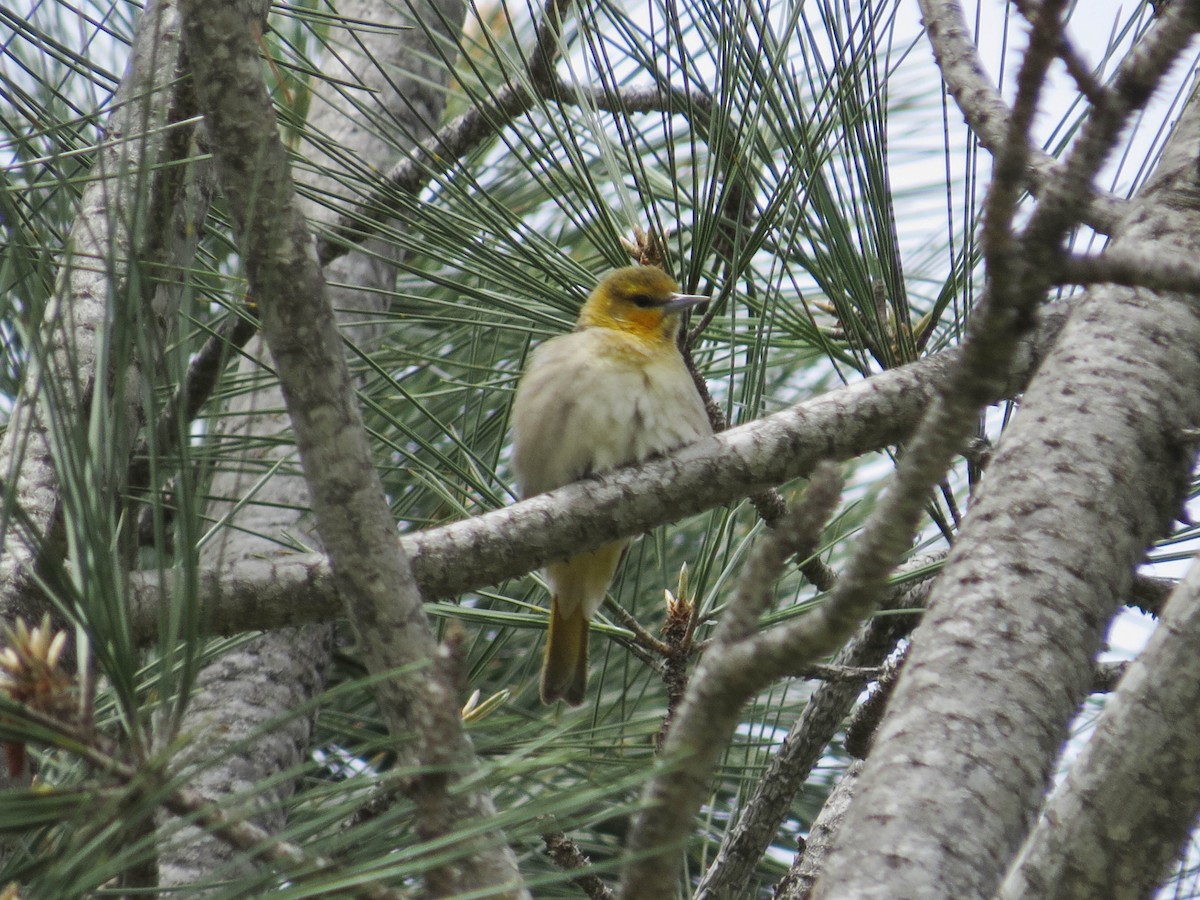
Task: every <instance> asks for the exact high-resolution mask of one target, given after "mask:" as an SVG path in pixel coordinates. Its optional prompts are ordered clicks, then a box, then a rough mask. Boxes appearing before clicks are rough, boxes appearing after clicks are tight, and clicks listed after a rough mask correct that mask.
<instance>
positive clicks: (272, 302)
mask: <svg viewBox="0 0 1200 900" xmlns="http://www.w3.org/2000/svg"><path fill="white" fill-rule="evenodd" d="M183 9H184V11H185V16H184V39H185V42H186V46H187V48H188V57H189V60H190V61H191V64H192V69H193V74H194V76H195V82H196V91H197V94H198V96H199V98H200V106H201V108H202V109H203V111H204V114H205V117H206V121H207V124H208V127H209V131H210V134H211V137H212V149H213V157H214V160H215V162H216V166H217V171H218V175H219V180H220V182H221V185H222V189H223V191H224V194H225V196H226V199H227V200H228V203H229V207H230V212H231V216H232V219H233V221H234V228H235V232H236V234H237V238H238V244H239V248H240V249H241V251H242V257H243V261H244V263H245V266H246V271H247V274H248V278H249V282H250V288H251V291H252V294H253V296H254V298H255V300H256V301H257V303H258V305H259V308H260V310H261V312H262V317H261V318H262V333H263V336H264V338H265V339H266V341H267V344H268V346H269V347H270V350H271V354H272V356H273V358H274V360H275V363H276V366H277V369H278V373H279V379H280V384H281V386H282V388H283V392H284V399H285V401H286V403H287V408H288V414H289V416H290V418H291V421H292V425H293V428H294V430H295V434H296V445H297V448H298V450H299V453H300V459H301V463H302V465H303V469H304V476H305V480H306V482H307V484H308V488H309V492H310V494H311V497H312V505H313V511H314V512H315V514H316V519H317V528H318V531H319V533H320V537H321V541H322V544H323V545H324V547H325V549H326V552H327V553H328V554H329V558H330V565H331V568H332V570H333V575H334V581H335V584H336V585H337V588H338V592H339V594H340V595H341V596H342V599H343V600H344V601H345V603H346V606H347V610H348V612H349V616H350V620H351V623H352V624H353V626H354V629H355V632H356V635H357V638H358V642H359V645H360V647H361V648H362V652H363V656H364V660H365V662H366V664H367V668H368V670H369V671H370V672H372V673H373V674H381V673H386V672H389V671H392V672H394V671H399V670H404V669H407V672H408V674H407V675H399V674H398V675H394V676H392V677H390V678H383V679H380V680H378V681H377V682H376V685H377V686H376V691H377V694H378V698H379V706H380V710H381V712H382V713H383V716H384V719H385V720H386V721H387V724H388V728H389V730H390V731H391V732H392V734H393V735H394V736H395V737H396V738H398V739H399V738H402V737H403V738H404V739H406V740H411V739H414V738H415V741H416V745H417V757H418V760H419V762H420V764H421V765H422V766H424V767H425V768H426V769H427V771H429V772H431V773H436V774H431V775H429V776H428V777H425V778H418V779H414V781H413V785H412V789H411V791H410V794H411V796H412V798H413V799H414V801H415V802H416V804H417V806H418V808H419V809H420V813H421V817H420V820H419V821H420V827H421V829H422V831H423V833H425V834H426V836H430V837H432V836H434V835H439V836H440V835H442V834H445V833H447V832H448V831H449V830H452V829H453V828H454V827H456V826H460V825H461V824H463V823H477V822H480V821H488V820H489V819H490V818H491V817H492V816H493V815H494V809H493V808H492V804H491V801H490V799H489V798H488V797H487V795H486V794H485V793H483V791H482V790H481V789H480V788H478V787H476V788H474V789H472V790H467V791H460V792H459V793H458V795H457V796H455V797H454V798H453V799H451V797H450V794H449V791H448V788H449V787H450V786H451V785H454V784H456V783H457V782H458V781H459V779H460V778H461V777H462V776H464V775H466V774H468V773H469V772H471V770H473V769H474V768H475V767H476V761H475V757H474V753H473V751H472V749H471V745H470V743H469V741H468V740H467V738H466V735H465V733H464V731H463V728H462V721H461V718H460V717H459V715H458V703H457V701H456V697H455V691H454V687H453V685H452V683H451V682H450V679H449V678H448V677H447V675H448V673H447V672H445V671H443V667H442V666H439V665H436V664H434V663H436V661H437V660H438V659H439V657H440V651H439V648H438V644H437V641H436V639H435V638H434V635H433V632H432V630H431V628H430V625H429V621H428V619H427V617H426V615H425V611H424V608H423V606H422V604H421V597H420V593H419V591H418V589H417V585H416V582H415V580H414V579H413V577H412V571H411V569H410V568H409V566H408V561H407V559H406V557H405V555H404V552H403V549H402V548H401V547H400V545H399V544H398V543H397V541H396V540H395V531H394V523H393V521H392V518H391V514H390V511H389V509H388V505H387V502H386V499H385V497H384V493H383V487H382V485H381V483H380V481H379V475H378V473H377V471H376V469H375V467H374V460H373V458H372V454H371V448H370V445H369V443H368V440H367V435H366V431H365V429H364V427H363V423H362V417H361V414H360V412H359V409H358V405H357V400H356V397H355V395H354V389H353V385H352V383H351V380H350V374H349V370H348V367H347V365H346V360H345V356H344V354H343V350H342V346H341V338H340V335H339V334H338V331H337V326H336V322H335V320H334V315H333V309H332V307H331V305H330V303H329V302H328V300H327V299H326V297H325V293H324V282H323V279H322V277H321V272H320V268H319V267H318V265H317V260H316V258H315V255H314V253H313V252H312V246H311V240H310V238H309V234H308V229H307V227H306V225H305V222H304V219H303V217H302V215H301V213H300V211H299V209H298V208H297V205H296V195H295V188H294V185H293V183H292V179H291V170H290V166H289V164H288V156H287V153H286V151H285V149H284V147H283V143H282V141H281V140H280V137H279V134H278V126H277V124H276V122H275V117H274V114H273V109H272V106H271V101H270V97H269V95H268V93H267V89H266V85H265V84H264V83H263V78H262V71H261V66H260V64H259V60H258V54H257V50H256V47H255V43H254V39H253V36H252V34H251V31H250V29H248V28H247V27H246V23H245V21H244V19H243V18H242V17H241V16H240V15H239V13H238V11H237V10H236V9H235V8H233V7H232V6H231V5H229V4H213V3H207V2H205V0H185V3H184V6H183ZM414 664H416V665H415V666H414ZM414 668H417V669H420V671H419V672H414V671H413V670H414ZM426 881H427V884H429V885H430V888H431V893H439V894H451V893H470V892H473V891H478V890H480V889H484V888H486V889H491V890H498V889H502V890H504V891H507V892H510V893H511V895H512V896H523V895H524V892H523V891H522V890H521V889H520V888H519V887H517V885H519V883H520V882H519V876H518V874H517V871H516V866H515V860H514V859H513V858H512V856H511V854H510V853H509V852H508V851H507V848H506V847H505V846H504V845H503V839H502V837H501V836H500V835H499V834H497V833H485V834H483V835H482V836H480V837H479V838H477V839H475V840H473V841H472V842H471V848H470V853H469V854H467V855H465V856H463V857H461V858H459V859H457V860H455V862H454V863H452V864H448V863H444V864H441V865H433V866H431V867H430V870H429V871H428V872H427V873H426Z"/></svg>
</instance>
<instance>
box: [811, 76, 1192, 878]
mask: <svg viewBox="0 0 1200 900" xmlns="http://www.w3.org/2000/svg"><path fill="white" fill-rule="evenodd" d="M1197 135H1200V107H1198V104H1197V102H1196V97H1195V96H1193V97H1192V98H1191V101H1190V102H1189V104H1188V107H1187V109H1186V111H1185V113H1184V116H1183V118H1182V119H1181V121H1180V122H1179V123H1178V125H1177V126H1176V130H1175V133H1174V135H1173V137H1172V139H1171V141H1170V143H1169V144H1168V147H1167V149H1166V151H1165V153H1164V156H1163V158H1162V161H1161V162H1160V165H1159V167H1158V169H1157V171H1156V174H1155V176H1154V177H1153V179H1152V180H1151V181H1150V182H1149V184H1148V185H1147V186H1146V188H1145V189H1144V190H1143V191H1142V192H1141V194H1140V195H1139V198H1138V200H1137V202H1136V203H1135V204H1134V206H1133V207H1132V209H1131V211H1130V213H1129V214H1128V215H1127V216H1126V218H1125V219H1123V220H1122V221H1121V222H1119V223H1118V226H1117V229H1116V234H1117V236H1118V242H1119V246H1120V248H1121V249H1122V251H1125V252H1128V251H1129V250H1131V249H1134V248H1136V249H1137V251H1138V252H1140V253H1142V254H1145V255H1147V256H1148V257H1153V256H1154V255H1157V254H1164V253H1179V254H1183V255H1187V256H1191V257H1193V258H1194V257H1195V256H1196V254H1197V252H1200V240H1198V238H1197V236H1198V235H1200V230H1198V225H1200V220H1198V219H1197V210H1196V198H1197V197H1198V196H1200V194H1198V192H1197V184H1196V174H1197V173H1196V165H1195V146H1196V142H1197ZM993 277H994V278H1002V277H1004V273H1002V272H998V273H993ZM1197 341H1200V316H1198V315H1197V310H1196V307H1195V302H1194V299H1193V298H1191V297H1189V296H1186V295H1181V294H1168V293H1154V292H1150V291H1145V290H1135V289H1129V288H1116V287H1100V288H1096V289H1093V290H1091V291H1089V292H1088V293H1087V294H1086V295H1085V296H1084V297H1083V298H1081V299H1080V300H1079V301H1078V302H1077V304H1076V305H1075V307H1074V309H1073V311H1072V313H1071V315H1070V316H1069V318H1068V321H1067V323H1066V325H1065V326H1064V329H1063V332H1062V334H1061V335H1060V337H1059V341H1058V343H1057V345H1056V346H1055V348H1054V349H1053V350H1052V351H1051V353H1050V354H1049V356H1048V357H1047V359H1046V360H1045V361H1044V362H1043V364H1042V366H1041V369H1040V370H1039V372H1038V374H1037V375H1036V376H1035V378H1034V380H1033V382H1032V383H1031V385H1030V387H1029V390H1028V391H1027V393H1026V395H1025V400H1024V403H1023V404H1022V408H1021V411H1020V413H1019V415H1018V416H1017V418H1016V420H1015V422H1013V423H1012V425H1011V426H1010V427H1009V429H1008V430H1007V431H1006V432H1005V434H1004V437H1003V439H1002V441H1001V444H1000V447H999V449H998V452H997V456H996V459H995V460H994V462H993V463H992V467H991V469H990V471H989V474H988V477H987V479H986V481H985V484H984V487H983V490H982V491H981V493H980V496H979V498H978V500H977V502H976V504H975V507H974V509H973V510H972V511H971V514H970V516H969V517H968V520H967V523H966V525H965V527H964V529H963V532H962V535H961V537H960V539H959V541H958V543H957V544H956V545H955V548H954V550H953V552H952V554H951V557H950V560H949V561H948V563H947V567H946V571H945V572H944V573H943V575H942V578H941V579H940V581H939V582H938V585H937V586H936V587H935V589H934V595H933V599H932V601H931V607H930V610H929V612H928V614H927V616H926V618H925V620H924V622H923V623H922V625H921V626H920V628H919V629H918V631H917V632H916V634H915V635H914V646H913V651H912V654H911V656H910V658H909V661H908V664H907V666H906V669H905V672H904V674H903V676H902V677H901V679H900V682H899V684H898V686H897V689H896V694H895V696H894V697H893V699H892V703H891V706H890V708H889V713H888V715H887V717H886V718H885V720H884V722H883V724H882V726H881V728H880V732H879V734H878V735H877V737H876V741H875V744H874V748H875V749H874V751H873V753H872V756H871V758H870V759H869V760H868V762H867V767H866V769H865V771H864V773H863V776H862V780H861V783H860V785H859V795H858V798H857V799H856V801H855V804H854V806H853V807H852V808H851V810H850V812H849V814H848V815H847V819H846V823H845V826H844V827H843V830H842V832H841V835H840V837H839V839H838V842H837V852H836V853H835V855H834V856H833V857H832V858H831V860H830V862H829V868H828V870H827V871H826V874H825V875H824V877H823V878H822V879H821V881H820V882H819V884H818V888H817V893H816V896H818V897H822V898H834V897H847V898H849V897H853V898H856V900H857V898H869V897H888V898H907V897H912V898H934V897H954V898H970V897H988V896H991V894H992V892H993V891H994V890H995V888H996V886H997V884H998V882H999V879H1000V877H1001V875H1002V873H1003V871H1004V869H1005V867H1006V866H1007V864H1008V862H1009V861H1010V859H1011V858H1012V856H1013V854H1014V853H1015V852H1016V849H1017V847H1018V846H1019V845H1020V843H1021V841H1022V840H1023V838H1024V836H1025V833H1026V831H1027V830H1028V828H1029V826H1030V824H1031V822H1032V819H1033V817H1034V816H1035V815H1036V812H1037V809H1038V807H1039V806H1040V803H1041V799H1042V796H1043V794H1044V792H1045V790H1046V787H1047V782H1048V779H1049V776H1050V773H1051V771H1052V767H1053V764H1054V760H1055V759H1056V757H1057V754H1058V752H1059V749H1060V747H1061V746H1062V742H1063V740H1064V739H1065V737H1066V729H1067V725H1068V723H1069V721H1070V719H1071V716H1072V715H1073V713H1074V712H1075V710H1076V709H1077V708H1078V705H1079V703H1080V702H1081V700H1082V699H1083V697H1084V696H1085V695H1086V692H1087V690H1088V688H1089V686H1090V682H1091V673H1092V659H1093V656H1094V654H1095V652H1096V650H1097V649H1098V647H1099V645H1100V641H1101V639H1102V637H1103V633H1104V630H1105V628H1106V626H1107V624H1108V622H1109V619H1110V617H1111V616H1112V614H1113V612H1114V611H1115V609H1116V608H1117V605H1118V603H1119V600H1120V598H1121V597H1122V596H1123V595H1124V593H1125V591H1126V590H1127V589H1128V587H1129V585H1130V582H1131V580H1132V576H1133V569H1134V566H1135V565H1136V564H1137V563H1138V562H1139V561H1140V559H1141V558H1142V556H1143V554H1144V553H1145V550H1146V547H1147V545H1148V544H1149V543H1150V542H1151V541H1152V540H1153V539H1154V538H1155V537H1157V536H1159V535H1161V534H1162V533H1163V532H1164V530H1165V529H1166V528H1167V527H1168V526H1169V524H1170V522H1171V519H1172V517H1173V515H1175V514H1176V513H1177V512H1178V510H1179V508H1180V507H1179V505H1180V502H1181V497H1182V492H1183V489H1184V487H1185V486H1186V483H1187V476H1188V471H1189V467H1190V464H1191V460H1192V453H1193V447H1192V444H1191V438H1188V437H1186V429H1189V428H1194V427H1195V426H1196V424H1197V422H1198V421H1200V365H1198V362H1200V360H1198V359H1197V357H1196V353H1195V347H1196V346H1197ZM951 686H953V690H951V689H950V687H951Z"/></svg>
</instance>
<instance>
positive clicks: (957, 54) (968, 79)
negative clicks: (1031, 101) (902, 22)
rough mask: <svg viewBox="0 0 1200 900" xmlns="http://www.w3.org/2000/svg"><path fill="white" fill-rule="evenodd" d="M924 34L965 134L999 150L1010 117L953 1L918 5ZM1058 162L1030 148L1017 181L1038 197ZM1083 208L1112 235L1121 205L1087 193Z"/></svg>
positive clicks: (1096, 193) (922, 1)
mask: <svg viewBox="0 0 1200 900" xmlns="http://www.w3.org/2000/svg"><path fill="white" fill-rule="evenodd" d="M919 3H920V7H921V16H922V18H923V19H924V21H925V33H926V36H927V37H928V38H929V43H930V45H931V46H932V47H933V53H934V57H935V58H936V60H937V64H938V69H939V70H940V71H941V73H942V79H943V80H944V81H945V82H946V87H947V88H948V89H949V91H950V93H951V95H953V97H954V100H955V102H956V103H957V104H958V108H959V110H960V111H961V112H962V114H963V117H964V118H965V119H966V120H967V124H968V126H969V127H970V129H971V133H972V134H974V135H975V137H976V138H977V139H978V140H979V142H980V143H981V144H982V145H983V146H984V147H985V148H987V149H988V150H991V151H992V152H993V153H995V152H996V151H997V149H998V148H999V147H1000V146H1001V144H1002V142H1003V141H1004V137H1005V134H1006V132H1007V127H1008V121H1009V117H1010V115H1011V112H1010V110H1009V108H1008V105H1007V104H1006V103H1005V102H1004V100H1003V99H1002V98H1001V97H1000V93H999V92H998V91H997V90H996V88H995V86H994V85H993V84H992V82H991V81H990V80H989V79H988V77H987V74H986V71H985V69H984V65H983V61H982V59H980V57H979V48H978V47H977V46H976V45H975V42H974V41H973V40H972V38H971V33H970V30H969V29H968V27H967V23H966V18H965V16H964V15H963V10H962V5H961V4H960V3H959V2H958V0H919ZM1061 168H1062V163H1060V162H1058V161H1057V160H1055V159H1054V158H1053V157H1052V156H1050V155H1049V154H1048V153H1045V152H1044V151H1042V150H1040V149H1038V148H1035V147H1031V148H1029V158H1028V165H1027V168H1026V170H1025V171H1024V172H1023V173H1022V179H1023V182H1024V183H1025V184H1026V185H1028V186H1029V187H1030V189H1031V190H1032V191H1033V192H1034V194H1038V193H1039V192H1040V191H1041V189H1042V186H1043V185H1044V184H1045V182H1046V180H1047V178H1049V177H1050V176H1052V175H1053V174H1055V173H1057V172H1059V171H1060V170H1061ZM1084 202H1085V205H1086V209H1085V210H1084V213H1083V215H1082V219H1083V221H1085V222H1087V223H1088V224H1089V225H1091V226H1092V227H1093V228H1095V229H1096V230H1097V231H1099V232H1101V233H1102V234H1107V233H1109V232H1110V231H1111V230H1112V227H1113V224H1114V223H1115V222H1116V221H1117V220H1118V219H1119V218H1120V216H1121V214H1122V211H1123V210H1124V209H1125V205H1126V201H1124V200H1123V199H1121V198H1119V197H1116V196H1114V195H1112V194H1109V193H1107V192H1104V191H1096V190H1093V189H1091V187H1090V186H1089V188H1088V189H1087V191H1086V194H1085V195H1084Z"/></svg>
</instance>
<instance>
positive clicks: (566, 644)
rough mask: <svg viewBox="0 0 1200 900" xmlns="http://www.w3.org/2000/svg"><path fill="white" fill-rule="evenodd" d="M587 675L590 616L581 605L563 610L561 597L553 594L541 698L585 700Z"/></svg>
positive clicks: (552, 700) (548, 701) (544, 699)
mask: <svg viewBox="0 0 1200 900" xmlns="http://www.w3.org/2000/svg"><path fill="white" fill-rule="evenodd" d="M587 677H588V619H587V616H586V615H584V610H583V607H582V606H581V605H578V604H577V605H576V606H575V608H574V609H573V610H571V612H569V613H567V614H565V615H564V614H563V612H562V610H561V609H560V607H559V604H558V597H551V598H550V629H549V631H547V632H546V656H545V659H544V660H543V661H542V702H543V703H553V702H554V701H555V700H566V701H567V702H568V703H569V704H571V705H572V706H578V705H579V704H581V703H582V702H583V697H584V693H585V692H586V691H587Z"/></svg>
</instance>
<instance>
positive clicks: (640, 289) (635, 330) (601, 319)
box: [575, 266, 712, 343]
mask: <svg viewBox="0 0 1200 900" xmlns="http://www.w3.org/2000/svg"><path fill="white" fill-rule="evenodd" d="M710 299H712V298H710V297H701V296H699V295H695V294H681V293H679V285H677V284H676V283H675V281H674V280H673V279H672V278H671V276H670V275H668V274H667V273H666V272H664V271H663V270H662V269H656V268H654V267H653V266H629V267H628V268H624V269H617V270H616V271H615V272H613V273H612V274H611V275H609V276H608V277H607V278H605V279H604V280H603V281H601V282H600V283H599V284H598V285H596V289H595V290H594V291H592V295H591V296H590V297H588V301H587V303H585V304H584V305H583V309H582V310H580V313H579V324H578V325H577V326H576V328H575V330H576V331H582V330H584V329H585V328H612V329H615V330H617V331H623V332H626V333H627V334H631V335H633V336H635V337H638V338H641V339H642V340H646V341H662V342H665V343H673V342H674V341H675V335H676V334H677V333H678V332H679V313H680V312H682V311H683V310H685V309H687V308H688V307H691V306H695V305H696V304H697V303H705V302H707V301H708V300H710Z"/></svg>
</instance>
